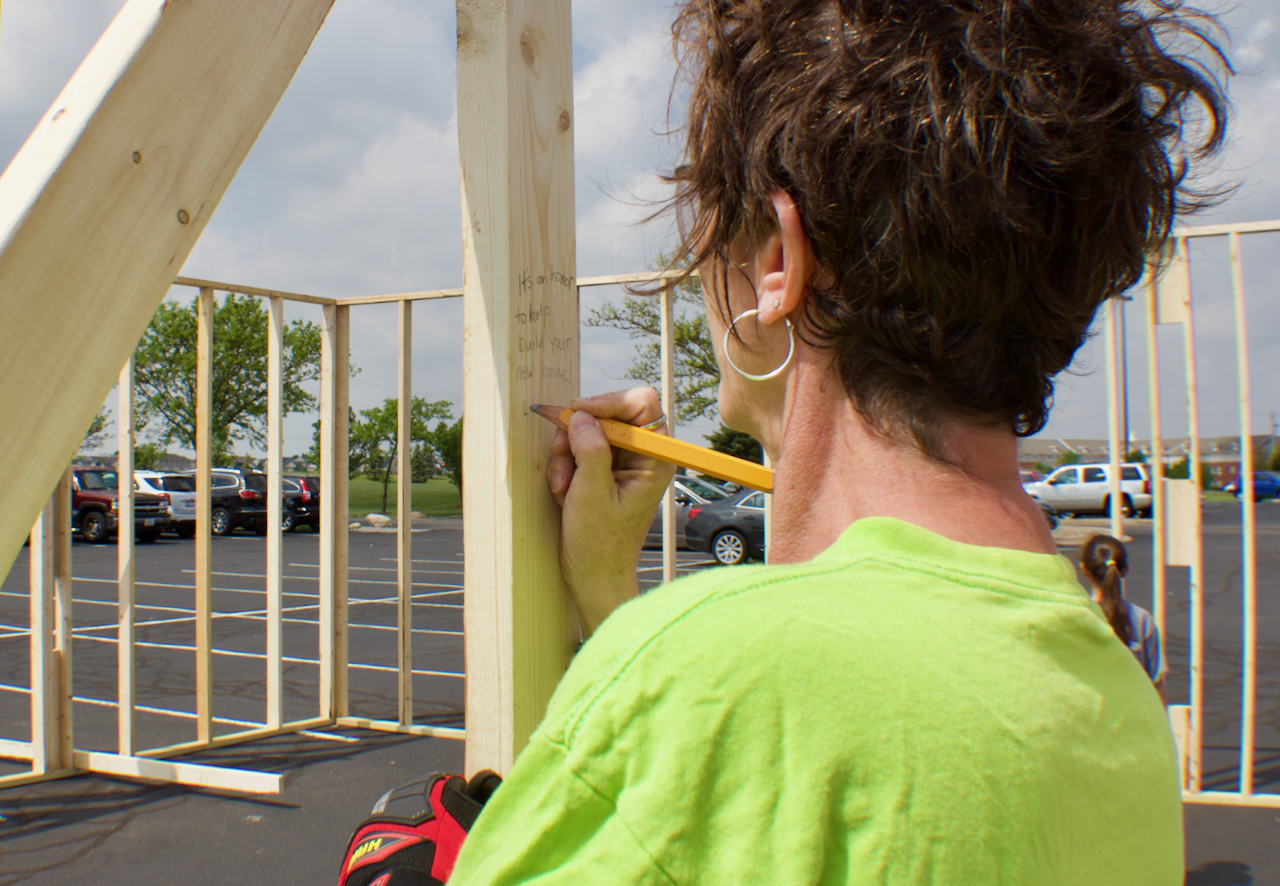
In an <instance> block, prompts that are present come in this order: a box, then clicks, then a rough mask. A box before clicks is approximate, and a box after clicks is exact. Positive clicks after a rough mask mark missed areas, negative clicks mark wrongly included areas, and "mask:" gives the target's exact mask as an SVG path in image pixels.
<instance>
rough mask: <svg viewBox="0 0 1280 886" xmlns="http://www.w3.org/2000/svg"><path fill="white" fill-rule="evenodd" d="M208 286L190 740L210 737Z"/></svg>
mask: <svg viewBox="0 0 1280 886" xmlns="http://www.w3.org/2000/svg"><path fill="white" fill-rule="evenodd" d="M213 312H214V302H213V290H212V289H210V288H209V287H207V286H202V287H201V288H200V294H199V295H198V296H196V316H197V322H196V538H195V542H196V543H195V549H196V564H195V573H196V574H195V585H196V600H195V609H196V618H195V631H196V637H195V640H196V642H195V647H196V739H197V740H198V741H202V742H203V741H208V740H209V739H211V738H212V737H213V669H212V665H213V661H212V608H211V605H212V600H211V596H210V593H211V589H212V584H211V579H212V576H211V571H212V569H213V561H212V556H211V555H212V537H213V534H212V529H213V526H212V522H211V517H212V515H213V488H212V484H213V427H212V413H213V317H214V314H213Z"/></svg>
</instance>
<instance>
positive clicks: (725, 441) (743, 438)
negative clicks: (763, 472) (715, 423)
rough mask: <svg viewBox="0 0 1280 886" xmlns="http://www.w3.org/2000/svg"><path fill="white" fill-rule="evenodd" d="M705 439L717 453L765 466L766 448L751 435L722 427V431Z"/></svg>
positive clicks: (708, 435)
mask: <svg viewBox="0 0 1280 886" xmlns="http://www.w3.org/2000/svg"><path fill="white" fill-rule="evenodd" d="M704 439H705V440H706V441H707V442H708V443H710V444H711V448H712V449H714V450H715V451H716V452H723V453H725V454H726V455H733V456H737V457H738V458H745V459H746V460H747V461H753V462H755V463H756V464H758V465H762V464H764V447H763V446H761V445H760V441H759V440H757V439H756V438H755V437H752V436H751V435H750V434H744V433H743V432H742V431H735V430H733V429H732V428H727V427H725V426H724V425H720V430H718V431H716V432H715V433H714V434H707V435H706V437H705V438H704Z"/></svg>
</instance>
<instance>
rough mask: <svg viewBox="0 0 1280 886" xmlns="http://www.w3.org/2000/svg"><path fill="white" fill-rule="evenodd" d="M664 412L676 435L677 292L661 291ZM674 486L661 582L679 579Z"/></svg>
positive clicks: (665, 522) (665, 505)
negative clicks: (675, 313) (674, 315)
mask: <svg viewBox="0 0 1280 886" xmlns="http://www.w3.org/2000/svg"><path fill="white" fill-rule="evenodd" d="M661 297H662V411H663V413H665V414H666V416H667V433H668V434H670V435H671V436H672V437H674V436H675V435H676V395H675V378H674V376H675V353H674V352H675V342H674V341H673V335H674V327H675V323H674V317H673V313H674V312H673V303H674V301H675V290H674V288H672V289H664V290H662V296H661ZM675 492H676V490H675V486H673V485H672V484H670V483H668V484H667V492H666V494H665V495H663V496H662V580H663V581H664V582H671V581H675V579H676V546H677V545H678V544H679V543H680V540H679V539H678V538H676V497H675Z"/></svg>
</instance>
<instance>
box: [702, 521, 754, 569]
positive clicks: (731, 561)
mask: <svg viewBox="0 0 1280 886" xmlns="http://www.w3.org/2000/svg"><path fill="white" fill-rule="evenodd" d="M748 551H749V548H748V547H747V539H746V537H745V536H743V534H742V533H741V532H739V531H738V530H736V529H726V530H724V531H723V532H718V533H716V537H715V538H713V539H711V555H712V556H713V557H715V558H716V562H717V563H719V564H720V565H721V566H737V565H738V564H739V563H745V562H747V555H748Z"/></svg>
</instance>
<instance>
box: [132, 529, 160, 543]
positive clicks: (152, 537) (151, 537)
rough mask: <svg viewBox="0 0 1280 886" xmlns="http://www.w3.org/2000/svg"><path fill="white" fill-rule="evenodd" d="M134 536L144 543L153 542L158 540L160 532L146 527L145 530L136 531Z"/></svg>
mask: <svg viewBox="0 0 1280 886" xmlns="http://www.w3.org/2000/svg"><path fill="white" fill-rule="evenodd" d="M134 538H135V539H137V540H138V541H140V542H142V543H143V544H144V545H149V544H155V543H156V542H157V541H159V540H160V532H159V530H156V529H148V530H147V531H146V532H139V533H137V534H136V535H135V536H134Z"/></svg>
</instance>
